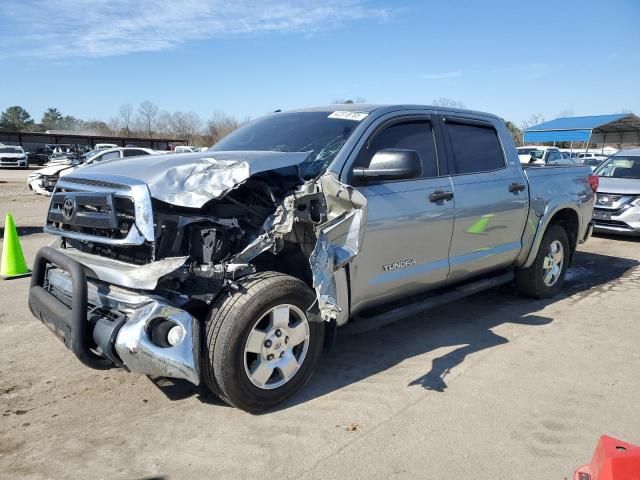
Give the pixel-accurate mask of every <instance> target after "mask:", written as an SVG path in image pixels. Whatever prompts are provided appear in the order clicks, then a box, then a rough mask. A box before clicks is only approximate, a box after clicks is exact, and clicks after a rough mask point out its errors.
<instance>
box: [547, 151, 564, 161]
mask: <svg viewBox="0 0 640 480" xmlns="http://www.w3.org/2000/svg"><path fill="white" fill-rule="evenodd" d="M561 158H562V157H561V156H560V154H559V153H558V152H556V151H555V150H550V151H549V159H548V160H547V163H558V162H559V160H560V159H561Z"/></svg>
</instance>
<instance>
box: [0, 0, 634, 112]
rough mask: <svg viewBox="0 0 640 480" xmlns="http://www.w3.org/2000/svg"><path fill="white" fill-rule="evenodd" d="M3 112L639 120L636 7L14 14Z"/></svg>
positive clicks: (263, 4) (130, 9) (0, 101)
mask: <svg viewBox="0 0 640 480" xmlns="http://www.w3.org/2000/svg"><path fill="white" fill-rule="evenodd" d="M0 45H2V49H0V62H1V64H2V65H3V68H2V70H3V72H2V75H0V87H1V88H0V109H1V110H4V109H5V108H6V107H8V106H10V105H22V106H24V107H25V108H26V109H27V110H28V111H29V112H30V113H31V115H32V116H33V117H34V118H36V120H39V119H40V116H41V115H42V112H43V111H44V109H45V108H47V107H49V106H55V107H58V108H59V109H61V110H62V112H63V113H64V114H72V115H75V116H78V117H81V118H84V119H103V120H108V119H109V118H110V117H112V116H116V115H117V111H118V108H119V106H120V105H121V104H123V103H126V102H130V103H133V104H137V103H139V102H140V101H142V100H151V101H153V102H155V103H156V104H158V105H159V106H160V107H161V108H162V109H165V110H169V111H175V110H182V111H194V112H196V113H197V114H198V115H200V116H201V117H202V118H203V119H205V120H206V119H207V118H208V117H210V116H211V115H212V113H213V112H215V111H224V112H226V113H228V114H233V115H236V116H238V117H245V116H252V117H255V116H259V115H262V114H264V113H267V112H270V111H272V110H274V109H277V108H282V109H288V108H296V107H302V106H310V105H318V104H326V103H330V102H331V101H332V100H334V99H337V98H343V99H345V98H352V97H364V98H365V99H366V100H368V101H370V102H372V103H426V104H429V103H431V102H432V101H433V100H434V99H437V98H441V97H447V98H451V99H454V100H456V101H459V102H462V103H463V104H464V105H465V106H466V107H467V108H472V109H477V110H484V111H489V112H492V113H496V114H498V115H501V116H503V117H504V118H506V119H509V120H512V121H514V122H516V124H520V123H521V122H522V121H523V120H526V119H528V118H529V117H530V116H531V115H532V114H534V113H539V114H542V115H543V116H544V117H545V118H546V119H551V118H554V117H556V116H557V115H558V114H559V113H560V112H562V111H567V110H569V111H572V112H573V113H574V114H575V115H590V114H604V113H616V112H620V111H621V110H631V111H633V112H634V113H636V114H640V90H638V85H639V84H640V48H639V47H640V0H609V1H608V2H606V4H603V3H602V2H595V1H571V0H570V1H560V0H555V1H547V0H543V1H535V2H514V1H513V0H511V1H508V2H507V1H504V2H503V1H491V0H486V1H483V2H472V1H462V0H460V1H450V2H443V1H417V0H413V1H411V0H398V1H395V2H380V1H374V0H343V1H336V0H324V1H315V0H298V1H294V0H281V1H272V0H263V1H254V2H252V1H246V0H235V1H234V2H227V1H218V0H211V1H205V0H190V1H184V2H180V1H173V0H139V1H137V2H128V1H124V0H93V1H86V0H48V1H46V0H45V1H29V0H3V1H2V2H1V5H0Z"/></svg>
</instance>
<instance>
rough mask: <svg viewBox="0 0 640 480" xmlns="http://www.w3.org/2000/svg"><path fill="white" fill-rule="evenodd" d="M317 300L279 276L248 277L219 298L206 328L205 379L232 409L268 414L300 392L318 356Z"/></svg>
mask: <svg viewBox="0 0 640 480" xmlns="http://www.w3.org/2000/svg"><path fill="white" fill-rule="evenodd" d="M314 301H315V295H314V294H313V291H312V290H311V289H310V288H309V287H308V286H307V285H306V284H305V283H304V282H302V281H301V280H299V279H297V278H294V277H291V276H289V275H284V274H281V273H277V272H262V273H257V274H254V275H249V276H247V277H246V278H245V279H243V280H242V282H241V288H240V289H239V290H238V291H235V292H232V293H230V294H229V295H227V294H223V295H222V296H221V298H219V299H218V301H217V302H216V303H215V304H214V305H213V306H212V308H211V311H210V314H209V317H208V319H207V321H206V323H205V342H206V343H205V345H204V351H203V355H202V359H203V363H204V365H203V379H204V381H205V383H206V385H207V386H208V387H209V389H210V390H211V391H212V392H213V393H214V394H216V395H218V396H219V397H220V398H221V399H222V400H224V401H226V402H227V403H229V404H230V405H233V406H235V407H238V408H241V409H243V410H246V411H249V412H259V411H262V410H267V409H269V408H271V407H273V406H275V405H277V404H278V403H281V402H283V401H284V400H286V399H287V398H289V397H290V396H292V395H293V394H294V393H296V392H297V391H298V390H300V389H301V388H302V387H303V386H304V385H305V384H306V383H307V382H308V381H309V379H310V378H311V375H312V373H313V371H314V370H315V367H316V364H317V363H318V359H319V357H320V354H321V351H322V345H323V341H324V323H319V322H310V321H309V320H308V319H307V316H306V313H305V312H306V310H307V308H309V306H310V305H311V304H312V303H313V302H314Z"/></svg>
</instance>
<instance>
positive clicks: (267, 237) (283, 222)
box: [231, 182, 311, 263]
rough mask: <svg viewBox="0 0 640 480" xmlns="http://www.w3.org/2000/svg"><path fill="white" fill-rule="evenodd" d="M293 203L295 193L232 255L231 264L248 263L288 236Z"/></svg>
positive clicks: (285, 199)
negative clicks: (247, 243) (254, 237)
mask: <svg viewBox="0 0 640 480" xmlns="http://www.w3.org/2000/svg"><path fill="white" fill-rule="evenodd" d="M309 183H311V182H309ZM295 201H296V194H295V193H294V194H292V195H288V196H286V197H285V198H284V199H283V200H282V202H281V203H280V204H279V205H278V207H277V208H276V211H275V212H274V213H273V214H272V215H270V216H269V217H267V219H266V220H265V222H264V224H263V225H262V229H261V231H260V234H259V235H258V237H257V238H256V239H255V240H254V241H252V242H251V243H250V244H249V245H247V246H246V247H245V248H244V249H243V250H242V251H241V252H240V253H238V254H237V255H234V256H233V258H232V259H231V263H248V262H250V261H251V260H253V259H254V258H255V257H257V256H258V255H260V254H261V253H263V252H266V251H267V250H270V249H273V248H274V247H275V245H276V242H277V241H278V240H281V239H282V238H284V236H285V235H287V234H289V233H290V232H291V230H292V229H293V222H294V218H295Z"/></svg>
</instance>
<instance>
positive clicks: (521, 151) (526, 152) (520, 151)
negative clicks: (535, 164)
mask: <svg viewBox="0 0 640 480" xmlns="http://www.w3.org/2000/svg"><path fill="white" fill-rule="evenodd" d="M535 151H536V149H535V148H530V147H525V148H518V155H530V154H531V152H535Z"/></svg>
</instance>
